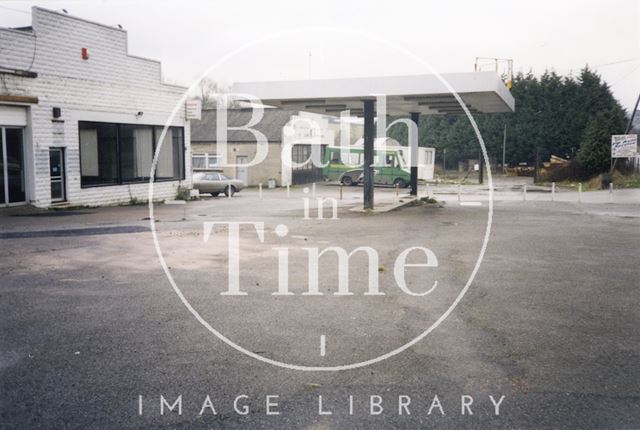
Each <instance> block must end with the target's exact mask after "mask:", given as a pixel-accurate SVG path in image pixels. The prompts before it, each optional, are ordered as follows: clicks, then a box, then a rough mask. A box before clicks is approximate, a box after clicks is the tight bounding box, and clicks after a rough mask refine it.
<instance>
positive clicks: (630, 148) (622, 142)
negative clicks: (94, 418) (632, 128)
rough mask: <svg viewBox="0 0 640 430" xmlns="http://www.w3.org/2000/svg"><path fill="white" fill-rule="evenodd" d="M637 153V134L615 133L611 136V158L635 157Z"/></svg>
mask: <svg viewBox="0 0 640 430" xmlns="http://www.w3.org/2000/svg"><path fill="white" fill-rule="evenodd" d="M637 154H638V135H637V134H614V135H612V136H611V158H633V157H635V156H636V155H637Z"/></svg>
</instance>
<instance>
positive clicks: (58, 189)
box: [49, 148, 67, 202]
mask: <svg viewBox="0 0 640 430" xmlns="http://www.w3.org/2000/svg"><path fill="white" fill-rule="evenodd" d="M49 174H50V176H51V202H63V201H65V200H66V199H67V197H66V190H65V188H66V187H65V178H64V176H65V175H64V148H49Z"/></svg>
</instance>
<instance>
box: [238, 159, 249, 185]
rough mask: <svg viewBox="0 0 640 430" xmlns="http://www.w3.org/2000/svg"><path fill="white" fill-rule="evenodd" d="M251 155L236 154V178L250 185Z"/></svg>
mask: <svg viewBox="0 0 640 430" xmlns="http://www.w3.org/2000/svg"><path fill="white" fill-rule="evenodd" d="M247 164H249V157H247V156H246V155H238V156H236V179H240V180H241V181H242V182H244V183H245V185H249V168H248V167H247V166H246V165H247Z"/></svg>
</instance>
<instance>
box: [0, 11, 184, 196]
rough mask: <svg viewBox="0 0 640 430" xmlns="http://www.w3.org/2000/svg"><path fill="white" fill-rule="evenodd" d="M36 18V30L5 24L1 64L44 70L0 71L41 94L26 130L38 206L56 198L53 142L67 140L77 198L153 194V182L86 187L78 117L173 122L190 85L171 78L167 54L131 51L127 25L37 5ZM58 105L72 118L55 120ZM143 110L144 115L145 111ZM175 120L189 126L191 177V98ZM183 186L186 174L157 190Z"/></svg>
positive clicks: (10, 82) (167, 192)
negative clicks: (166, 78)
mask: <svg viewBox="0 0 640 430" xmlns="http://www.w3.org/2000/svg"><path fill="white" fill-rule="evenodd" d="M32 26H33V33H29V32H22V31H16V30H10V29H0V46H2V49H0V64H2V65H3V66H4V67H9V68H15V69H21V70H29V69H30V70H31V71H32V72H36V73H37V74H38V77H37V78H26V77H18V76H14V75H10V74H2V75H0V94H10V95H20V96H34V97H38V99H39V102H38V104H35V105H30V106H29V122H30V125H29V126H28V127H27V128H28V130H27V133H26V134H27V136H28V139H27V142H26V148H25V154H26V156H27V157H28V159H27V160H25V162H26V167H27V172H26V177H27V178H28V199H29V200H30V201H31V202H33V203H34V204H35V205H36V206H41V207H46V206H49V205H50V204H51V195H50V182H49V181H50V178H49V148H50V147H64V148H65V151H66V169H67V172H66V174H67V184H66V185H67V200H68V201H69V202H70V203H71V204H74V205H75V204H78V205H97V204H116V203H123V202H127V201H129V199H130V198H131V196H133V197H136V198H138V199H146V198H147V193H148V184H146V183H142V184H131V185H116V186H109V187H96V188H81V187H80V159H79V140H78V121H102V122H120V123H128V124H150V125H165V123H166V122H167V120H168V117H169V114H170V113H171V111H172V110H173V109H174V108H175V107H176V104H177V103H178V101H179V100H180V98H181V97H182V95H183V94H184V92H185V91H186V88H182V87H177V86H172V85H166V84H163V83H162V79H161V69H160V63H159V62H157V61H153V60H148V59H144V58H140V57H134V56H130V55H128V53H127V32H126V31H124V30H120V29H118V28H113V27H109V26H105V25H102V24H97V23H93V22H89V21H86V20H83V19H78V18H75V17H71V16H68V15H66V14H63V13H58V12H53V11H49V10H45V9H41V8H37V7H36V8H33V23H32ZM82 48H87V50H88V53H89V59H88V60H83V59H82V57H81V49H82ZM34 49H35V51H34ZM34 52H35V55H34ZM0 103H2V102H0ZM53 107H59V108H61V109H62V117H61V118H60V119H61V120H63V121H64V122H53V121H52V108H53ZM139 111H141V112H144V115H143V116H142V117H140V118H137V117H136V115H135V114H136V113H137V112H139ZM172 125H176V126H182V127H184V128H185V133H184V134H185V148H186V152H185V175H186V181H185V182H186V184H189V183H190V176H191V173H190V172H191V166H190V164H191V156H190V145H189V141H190V133H189V122H188V121H186V120H185V114H184V106H181V107H180V108H179V109H178V111H177V115H176V117H175V119H174V121H173V122H172ZM177 186H178V181H175V182H162V183H158V184H156V186H155V187H154V189H155V193H154V197H155V198H158V199H160V198H167V197H173V196H174V195H175V189H176V187H177Z"/></svg>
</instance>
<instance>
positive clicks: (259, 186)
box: [258, 182, 262, 199]
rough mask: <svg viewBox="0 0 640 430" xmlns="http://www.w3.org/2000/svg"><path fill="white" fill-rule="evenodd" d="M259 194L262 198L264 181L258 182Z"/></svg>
mask: <svg viewBox="0 0 640 430" xmlns="http://www.w3.org/2000/svg"><path fill="white" fill-rule="evenodd" d="M258 196H259V197H260V198H261V199H262V182H260V183H259V184H258Z"/></svg>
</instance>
